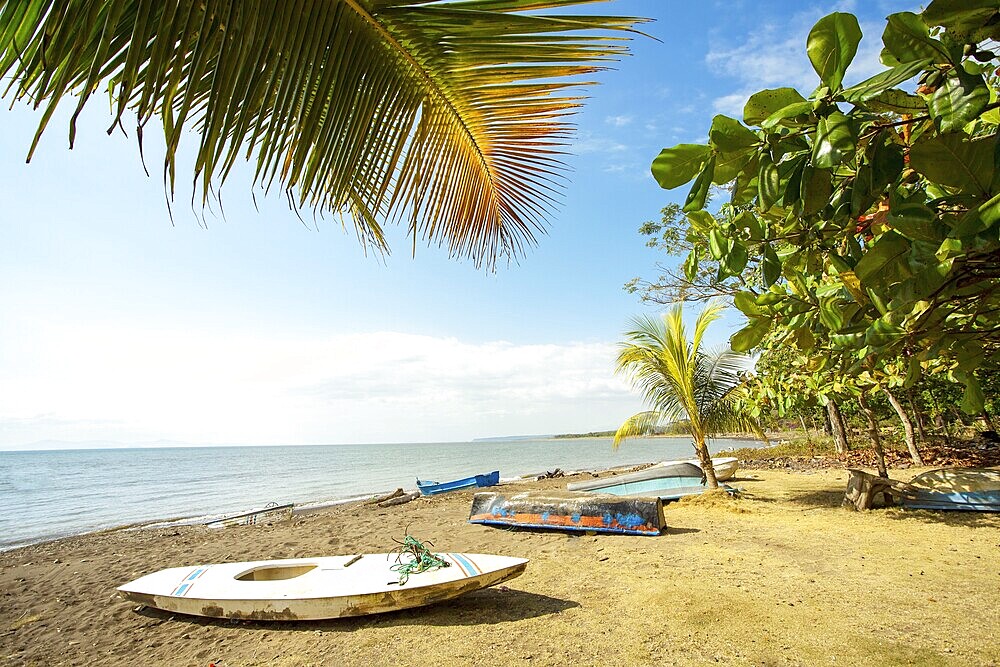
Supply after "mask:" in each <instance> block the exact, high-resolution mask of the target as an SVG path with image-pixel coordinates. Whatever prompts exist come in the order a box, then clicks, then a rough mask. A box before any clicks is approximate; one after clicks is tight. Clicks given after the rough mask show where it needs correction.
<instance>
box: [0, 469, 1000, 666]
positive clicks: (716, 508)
mask: <svg viewBox="0 0 1000 667" xmlns="http://www.w3.org/2000/svg"><path fill="white" fill-rule="evenodd" d="M917 472H920V470H918V469H911V470H907V471H905V472H903V471H894V475H893V476H894V477H899V478H903V479H908V478H909V477H911V476H912V475H913V474H916V473H917ZM846 478H847V474H846V472H845V471H844V470H839V469H822V470H814V471H804V472H803V471H797V472H788V471H780V470H749V471H746V470H741V471H740V473H739V474H738V476H737V479H736V480H735V482H733V483H734V484H735V485H736V486H738V487H741V488H742V489H743V490H744V495H743V497H742V498H740V499H738V500H725V499H719V498H711V499H707V498H699V499H695V500H693V501H684V502H680V503H672V504H670V505H668V506H667V508H666V518H667V523H668V524H669V526H670V528H669V531H668V532H667V533H666V534H665V535H662V536H660V537H622V536H589V535H584V536H570V535H567V534H563V533H558V532H528V531H510V530H499V529H495V528H489V527H484V526H477V525H471V524H469V523H467V521H466V520H467V518H468V512H469V503H470V499H471V496H472V492H456V493H452V494H448V495H444V496H439V497H433V498H429V499H424V498H422V499H419V500H416V501H414V502H411V503H409V504H406V505H402V506H399V507H390V508H385V509H382V508H377V507H372V506H365V505H358V504H352V505H344V506H338V507H332V508H328V509H325V510H323V511H320V512H315V513H311V514H308V515H302V516H297V517H294V518H293V519H291V520H289V521H286V522H283V523H280V524H275V525H271V526H259V527H238V528H228V529H223V530H211V529H208V528H204V527H200V526H197V527H177V528H161V529H143V530H129V531H126V530H116V531H107V532H102V533H92V534H88V535H83V536H79V537H74V538H69V539H64V540H59V541H56V542H50V543H46V544H41V545H35V546H31V547H26V548H22V549H16V550H13V551H10V552H5V553H2V554H0V664H3V665H47V666H48V665H95V664H100V665H112V664H114V665H144V666H145V665H201V666H202V667H206V666H207V665H209V663H211V662H214V663H215V664H216V665H217V666H219V667H242V666H245V667H250V666H256V665H275V666H278V667H300V666H305V665H366V666H371V665H414V664H439V665H464V664H469V665H477V664H483V665H487V664H496V665H566V664H577V665H596V664H622V665H654V664H656V665H704V664H714V663H716V662H720V663H727V664H736V665H827V664H830V665H833V664H871V665H909V664H915V665H996V664H1000V642H998V641H997V639H996V638H997V637H998V636H1000V531H998V529H1000V516H997V515H987V514H975V513H935V512H928V511H903V510H899V509H882V510H873V511H869V512H854V511H852V510H847V509H842V508H841V507H840V501H841V499H842V497H843V491H844V487H845V485H846ZM573 479H574V478H563V479H553V480H542V481H539V482H524V483H523V484H520V483H519V484H516V485H513V486H512V487H508V488H510V489H511V490H514V489H522V490H523V489H539V490H542V489H557V488H564V485H565V484H566V482H567V481H572V480H573ZM579 479H582V477H579ZM407 530H408V531H409V533H410V534H412V535H414V536H416V537H418V538H419V539H421V540H430V541H432V542H433V543H434V548H435V549H436V550H440V551H465V552H480V553H496V554H504V555H510V556H521V557H526V558H529V559H530V560H531V562H530V564H529V565H528V569H527V571H526V572H525V574H524V575H523V576H521V577H520V578H518V579H514V580H513V581H511V582H509V585H508V586H501V587H496V588H491V589H486V590H482V591H478V592H475V593H472V594H469V595H467V596H464V597H462V598H459V599H457V600H455V601H452V602H450V603H442V604H438V605H435V606H431V607H425V608H418V609H411V610H407V611H402V612H396V613H390V614H383V615H377V616H369V617H363V618H357V619H346V620H336V621H327V622H302V623H284V624H282V623H262V622H230V621H219V620H211V619H201V618H193V617H183V616H172V615H170V614H166V613H162V612H159V611H156V610H151V609H141V610H139V611H136V607H135V605H134V604H129V603H127V602H125V601H122V600H120V599H118V598H117V596H116V594H115V590H114V589H115V587H116V586H118V585H120V584H122V583H124V582H126V581H129V580H131V579H134V578H136V577H138V576H140V575H142V574H146V573H149V572H151V571H154V570H158V569H161V568H165V567H173V566H181V565H190V564H197V563H210V562H223V561H245V560H255V559H268V558H292V557H307V556H317V555H333V554H349V553H359V552H384V551H389V550H391V549H392V548H393V547H394V543H393V541H392V538H397V539H398V538H401V537H402V536H403V535H404V534H405V532H406V531H407Z"/></svg>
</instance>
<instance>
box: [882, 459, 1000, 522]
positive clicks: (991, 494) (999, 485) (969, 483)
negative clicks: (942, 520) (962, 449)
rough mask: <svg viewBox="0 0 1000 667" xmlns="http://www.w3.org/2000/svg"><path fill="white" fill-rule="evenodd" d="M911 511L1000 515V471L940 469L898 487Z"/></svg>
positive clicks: (922, 474) (989, 469)
mask: <svg viewBox="0 0 1000 667" xmlns="http://www.w3.org/2000/svg"><path fill="white" fill-rule="evenodd" d="M894 489H895V491H896V493H897V494H898V495H899V498H900V504H901V505H902V506H903V507H908V508H910V509H931V510H964V511H970V512H1000V470H996V469H991V468H940V469H938V470H930V471H928V472H925V473H921V474H919V475H917V476H916V477H914V478H913V479H912V480H910V483H909V484H896V485H895V486H894Z"/></svg>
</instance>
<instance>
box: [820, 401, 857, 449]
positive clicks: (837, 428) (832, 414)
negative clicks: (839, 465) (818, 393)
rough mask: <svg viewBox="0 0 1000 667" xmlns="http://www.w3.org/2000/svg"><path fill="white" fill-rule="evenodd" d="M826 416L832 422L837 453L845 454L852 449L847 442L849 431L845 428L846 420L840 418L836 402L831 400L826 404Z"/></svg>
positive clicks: (831, 428) (831, 429)
mask: <svg viewBox="0 0 1000 667" xmlns="http://www.w3.org/2000/svg"><path fill="white" fill-rule="evenodd" d="M826 414H827V417H828V418H829V420H830V431H831V432H832V433H833V444H834V446H835V447H836V448H837V453H838V454H843V453H844V452H846V451H847V450H848V449H850V448H851V443H849V442H848V441H847V430H846V429H845V428H844V419H843V417H841V416H840V408H838V407H837V402H836V401H834V400H832V399H831V400H830V401H829V402H828V403H827V404H826Z"/></svg>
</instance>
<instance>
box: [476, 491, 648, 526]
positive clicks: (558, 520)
mask: <svg viewBox="0 0 1000 667" xmlns="http://www.w3.org/2000/svg"><path fill="white" fill-rule="evenodd" d="M469 523H477V524H483V525H487V526H498V527H504V528H547V529H554V530H562V531H568V532H575V533H610V534H617V535H660V534H661V533H662V532H663V531H664V529H666V527H667V525H666V522H665V521H664V520H663V501H662V500H660V499H659V498H619V497H616V496H611V495H601V496H598V495H594V494H590V493H544V494H543V493H531V492H525V493H515V494H512V495H507V494H503V493H490V492H483V493H477V494H476V495H475V496H473V498H472V508H471V510H470V511H469Z"/></svg>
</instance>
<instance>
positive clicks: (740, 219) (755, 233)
mask: <svg viewBox="0 0 1000 667" xmlns="http://www.w3.org/2000/svg"><path fill="white" fill-rule="evenodd" d="M733 225H735V226H736V227H737V228H738V229H745V230H747V236H749V237H750V240H751V241H763V240H764V228H763V227H762V226H761V224H760V220H758V219H757V216H756V215H754V214H753V212H752V211H742V212H741V213H740V214H739V215H738V216H736V219H735V220H733Z"/></svg>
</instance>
